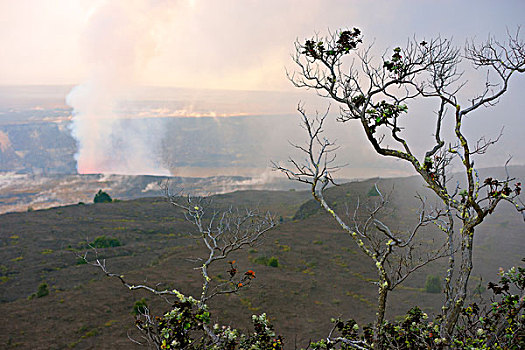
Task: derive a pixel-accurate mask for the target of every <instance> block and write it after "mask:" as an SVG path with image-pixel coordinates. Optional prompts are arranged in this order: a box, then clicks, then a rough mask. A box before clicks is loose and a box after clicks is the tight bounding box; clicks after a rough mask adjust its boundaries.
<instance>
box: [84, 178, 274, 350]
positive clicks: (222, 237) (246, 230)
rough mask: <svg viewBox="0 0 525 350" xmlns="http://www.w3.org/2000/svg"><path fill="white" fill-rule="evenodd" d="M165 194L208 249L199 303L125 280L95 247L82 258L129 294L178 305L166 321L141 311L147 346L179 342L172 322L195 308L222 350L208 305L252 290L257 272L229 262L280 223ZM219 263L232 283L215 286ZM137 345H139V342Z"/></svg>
mask: <svg viewBox="0 0 525 350" xmlns="http://www.w3.org/2000/svg"><path fill="white" fill-rule="evenodd" d="M165 193H166V197H167V198H168V200H169V202H170V203H171V204H172V205H174V206H175V207H177V208H180V209H182V211H183V213H184V216H185V217H186V220H187V221H189V222H190V223H192V224H193V225H194V227H195V228H196V232H195V233H194V234H192V236H193V238H195V239H197V240H199V241H201V242H202V243H203V244H204V246H205V247H206V248H207V251H208V255H207V256H206V257H204V258H199V259H196V261H198V262H199V264H200V266H199V267H196V269H198V270H200V274H201V276H202V292H201V294H200V296H198V297H196V298H194V297H192V296H187V295H185V294H183V293H182V292H181V291H180V290H178V289H159V288H158V285H155V286H151V285H147V284H140V283H139V284H136V283H132V282H130V281H129V280H128V279H127V278H126V277H125V276H124V275H122V274H119V273H114V272H111V271H110V270H109V269H108V268H107V266H106V260H105V259H101V258H99V256H98V253H97V250H96V249H95V248H94V247H91V248H92V249H91V251H88V252H86V253H85V254H84V255H82V256H81V258H82V259H84V260H85V261H86V262H87V263H88V264H90V265H93V266H95V267H97V268H99V269H101V270H102V272H103V273H104V274H105V275H106V276H108V277H112V278H116V279H118V280H120V282H121V283H122V284H123V285H124V286H125V287H127V288H128V289H129V290H145V291H148V292H150V293H152V294H154V295H157V296H159V297H161V298H163V299H164V300H165V301H166V302H167V303H168V304H169V305H170V306H173V305H175V307H174V308H173V309H172V310H171V311H170V312H169V313H167V314H166V315H164V318H159V317H153V316H152V315H151V314H150V310H149V309H148V308H147V307H143V308H141V310H140V311H141V314H140V316H139V318H138V319H137V322H136V326H137V328H138V329H139V330H140V331H141V333H142V336H143V338H144V340H146V341H147V343H148V344H150V345H151V346H154V347H155V348H157V349H164V348H170V347H166V344H164V347H163V342H166V339H175V341H179V340H177V334H171V333H173V330H172V328H173V327H171V328H170V327H168V326H167V324H168V322H167V321H170V320H171V319H170V317H171V318H173V317H180V315H181V314H183V313H184V312H185V311H184V312H183V311H182V310H192V309H193V308H195V309H196V311H195V314H196V315H197V319H198V320H199V321H200V322H198V325H197V328H198V329H201V330H202V331H204V334H203V336H202V339H204V338H208V339H209V340H210V343H209V344H208V345H209V346H212V345H213V346H218V348H221V342H223V341H224V339H221V338H220V337H219V336H218V335H217V332H214V330H213V329H211V328H210V327H209V325H208V324H207V322H205V321H204V320H205V319H206V318H207V317H208V316H209V313H208V311H207V310H208V307H207V305H206V303H207V302H208V301H209V300H210V299H211V298H213V297H215V296H217V295H220V294H232V293H237V292H239V291H240V290H241V289H242V288H245V287H247V286H248V285H250V283H251V282H252V280H253V279H254V278H255V272H254V271H252V270H248V271H246V272H239V271H238V267H237V265H236V262H235V261H234V260H233V261H226V260H227V259H228V256H230V255H231V253H233V252H235V251H238V250H240V249H242V248H244V247H246V246H253V245H255V244H256V243H257V242H258V241H259V240H260V239H261V238H262V236H263V235H264V234H265V233H266V232H268V230H270V229H271V228H273V227H274V226H275V220H274V218H273V216H272V215H271V214H270V213H269V212H265V213H259V212H258V211H257V210H254V209H234V208H232V207H227V208H223V209H213V206H212V205H213V204H212V201H211V199H210V198H209V197H194V196H191V195H186V196H183V195H180V193H179V194H177V195H172V194H171V193H170V192H169V188H168V186H167V185H166V186H165ZM90 252H91V254H90ZM93 254H94V256H93ZM220 261H224V262H226V263H227V264H228V265H227V266H229V270H228V274H229V278H228V279H227V280H221V279H218V281H217V279H215V280H214V279H213V278H212V277H213V276H212V275H211V274H210V267H211V266H212V265H214V264H217V263H218V262H220ZM184 307H185V308H186V309H184ZM192 331H195V329H194V328H193V327H189V326H188V328H187V329H185V328H184V327H183V328H182V332H187V333H190V332H192ZM170 332H171V333H170ZM179 338H181V339H185V335H184V334H183V335H182V336H179ZM130 339H131V338H130ZM132 340H133V339H132ZM133 341H134V342H137V341H136V340H133ZM170 341H171V340H170ZM189 345H190V344H189V343H188V344H184V343H183V342H182V341H179V343H177V344H176V345H175V348H184V347H185V346H189ZM208 345H207V346H208ZM171 348H173V347H171Z"/></svg>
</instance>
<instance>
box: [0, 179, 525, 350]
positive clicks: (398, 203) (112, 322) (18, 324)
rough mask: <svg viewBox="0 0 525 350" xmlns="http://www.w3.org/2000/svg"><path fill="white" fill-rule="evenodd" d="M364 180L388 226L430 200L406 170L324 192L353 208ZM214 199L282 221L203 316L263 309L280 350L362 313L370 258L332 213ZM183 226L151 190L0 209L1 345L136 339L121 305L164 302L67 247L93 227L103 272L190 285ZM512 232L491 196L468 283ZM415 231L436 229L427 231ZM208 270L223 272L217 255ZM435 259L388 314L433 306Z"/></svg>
mask: <svg viewBox="0 0 525 350" xmlns="http://www.w3.org/2000/svg"><path fill="white" fill-rule="evenodd" d="M374 183H377V184H378V185H379V187H380V188H381V189H384V191H385V192H392V198H393V199H394V200H393V201H392V204H393V205H395V207H394V208H393V211H392V215H391V217H390V218H389V224H391V225H392V226H393V227H395V228H397V229H403V228H406V227H410V225H411V224H412V223H413V220H414V217H413V216H414V212H415V211H416V210H417V207H418V202H417V200H416V199H415V198H414V193H415V192H416V191H418V192H419V193H421V194H422V195H428V196H429V197H428V198H429V203H430V202H431V201H432V197H431V196H430V194H428V193H427V192H426V190H425V189H424V188H422V187H421V184H420V182H419V181H417V179H416V178H401V179H386V180H385V179H371V180H366V181H360V182H353V183H348V184H344V185H341V186H339V187H336V188H332V189H329V191H328V195H327V197H328V199H329V200H330V201H331V202H332V203H334V202H335V204H336V206H337V208H338V209H341V210H344V209H345V208H346V206H348V208H349V209H350V210H353V208H354V207H355V205H356V201H357V198H361V200H364V199H366V198H368V196H367V194H368V191H369V190H370V188H372V186H373V185H374ZM372 199H373V198H372ZM214 200H215V203H216V204H217V205H219V206H224V205H235V206H240V207H243V206H248V207H254V206H259V207H260V209H261V210H271V211H272V212H274V213H275V215H276V217H277V218H280V217H282V221H283V222H282V224H281V225H279V226H278V227H277V228H276V229H274V230H272V231H270V232H269V233H268V234H267V236H266V238H265V239H264V240H263V241H262V242H261V245H259V246H257V247H254V248H252V249H250V250H246V251H243V252H240V253H237V254H235V255H234V256H232V259H236V260H237V262H238V265H239V269H241V270H248V269H253V270H254V271H255V272H256V275H257V279H256V280H255V281H254V282H255V283H254V284H253V285H252V286H250V288H248V289H246V290H243V291H241V292H240V293H239V294H238V295H230V296H225V297H217V298H216V299H214V300H212V302H211V303H210V308H211V310H212V315H213V317H214V318H213V321H214V322H215V321H219V322H224V323H226V324H231V325H232V326H236V327H241V328H245V327H248V325H249V323H250V315H251V314H253V313H262V312H266V313H267V314H268V315H269V316H270V318H271V319H272V320H273V321H274V324H275V326H276V329H277V330H278V331H279V332H281V334H283V335H284V337H285V341H286V342H287V344H288V347H287V348H289V349H291V348H293V344H294V343H295V342H297V344H298V346H303V347H304V346H306V343H307V342H308V340H310V339H316V338H320V337H323V336H326V334H327V332H328V331H329V328H330V322H329V319H330V317H337V316H342V317H345V318H355V319H356V320H358V321H360V322H368V321H371V320H372V318H373V315H374V304H375V295H376V287H375V286H374V285H373V284H372V283H371V282H373V280H374V278H375V274H374V269H373V266H372V265H371V264H370V263H369V261H368V260H367V258H366V257H364V256H363V255H362V254H361V253H360V252H359V251H358V249H357V247H355V246H354V245H353V243H352V241H351V239H350V238H349V237H347V236H345V235H344V234H343V233H342V232H341V231H340V230H339V228H338V227H337V225H335V223H334V222H333V220H332V219H331V218H330V217H329V216H327V215H326V214H324V213H323V212H320V211H318V210H317V209H316V208H315V205H313V203H312V202H311V201H310V197H309V194H308V192H299V191H297V192H295V191H294V192H292V191H285V192H278V191H275V192H270V191H242V192H235V193H230V194H224V195H218V196H215V199H214ZM294 218H295V219H294ZM190 232H193V228H192V227H191V225H189V224H188V223H187V222H186V221H185V220H184V217H183V215H182V213H181V212H180V211H178V210H176V208H174V207H172V206H170V205H169V204H168V203H167V202H166V200H165V199H162V198H142V199H137V200H131V201H124V202H119V203H103V204H96V205H74V206H67V207H60V208H53V209H48V210H41V211H34V212H27V213H11V214H4V215H2V216H0V261H1V265H2V266H1V274H2V284H0V301H1V303H0V312H1V313H2V314H3V315H7V316H6V317H7V319H6V320H4V321H5V322H2V323H1V324H0V344H1V346H7V345H10V346H18V347H19V348H31V349H66V348H75V349H88V348H97V349H114V348H116V347H118V346H124V347H125V348H133V347H134V346H135V345H133V344H132V343H131V342H130V340H129V339H127V337H128V335H129V336H131V337H134V338H137V339H138V334H137V333H136V332H135V330H134V326H133V316H132V315H131V314H130V311H131V309H132V307H133V304H134V302H135V301H136V300H139V299H141V298H142V297H146V298H147V300H148V303H149V304H150V306H151V308H152V311H153V313H156V314H160V313H163V312H165V311H166V310H167V309H168V308H169V305H168V304H166V303H165V302H163V301H162V300H158V299H157V298H154V297H153V296H151V295H148V294H146V293H143V292H129V291H127V290H125V288H123V287H122V285H121V284H120V283H119V282H118V281H115V280H111V279H108V278H105V277H103V276H102V274H101V273H100V272H99V271H98V270H96V269H95V268H93V267H91V266H88V265H85V264H79V262H78V259H77V257H76V256H75V253H78V252H82V251H83V248H82V247H83V246H82V242H85V241H93V239H94V238H95V237H97V236H102V235H105V236H107V237H113V238H116V239H118V240H119V241H120V243H121V244H122V245H121V246H118V247H113V248H105V249H101V250H100V253H101V256H102V257H105V258H107V265H108V267H109V269H110V270H111V271H114V272H118V273H123V274H126V276H128V278H129V279H130V280H132V281H136V282H144V281H147V282H148V283H150V284H156V283H162V284H163V285H167V286H170V287H177V288H179V289H180V290H182V291H183V292H184V293H190V294H191V293H194V294H196V293H198V291H199V290H200V276H199V273H198V271H196V270H194V269H193V268H194V267H196V266H197V265H198V262H195V258H197V257H202V256H204V254H205V250H204V249H203V247H202V245H200V244H198V243H199V242H198V241H196V240H193V239H191V238H190V236H189V233H190ZM523 233H524V226H523V219H522V217H521V215H519V214H516V213H515V211H514V210H512V208H511V207H509V206H502V207H501V208H500V210H498V211H497V212H496V213H495V214H494V215H493V216H492V217H491V218H489V219H488V220H487V222H486V223H485V224H484V225H483V227H482V228H480V230H479V231H478V232H477V238H476V246H477V247H476V254H475V262H476V268H475V270H474V271H473V278H472V280H473V287H474V285H475V283H476V282H478V281H479V276H483V281H484V283H486V282H488V280H489V279H494V276H495V274H496V273H497V270H498V268H499V267H500V266H502V267H508V266H510V265H513V264H517V263H518V262H519V260H520V259H521V258H522V257H523V256H522V255H523V252H524V251H525V235H524V234H523ZM422 239H424V240H427V239H434V240H435V241H438V240H439V239H442V237H441V236H439V234H438V233H437V232H436V231H435V230H433V229H428V230H427V231H425V232H424V234H423V236H422ZM271 256H275V257H276V258H278V260H279V267H277V268H275V267H269V266H265V265H260V264H258V263H257V261H260V260H261V258H263V257H266V258H268V257H271ZM258 258H259V259H258ZM215 268H216V270H215V272H216V273H217V274H223V276H224V275H225V274H226V271H227V269H228V268H229V265H228V264H227V263H222V264H217V265H216V267H215ZM441 268H442V263H441V262H438V263H436V264H433V265H432V266H428V267H427V268H425V269H423V270H421V271H420V272H419V273H418V274H416V275H414V276H413V277H412V278H411V279H409V280H408V281H407V282H406V284H405V285H404V287H403V288H400V289H399V290H398V291H396V292H395V293H393V294H392V297H391V299H390V302H389V305H390V314H389V317H395V315H399V314H402V313H404V312H405V311H406V310H407V309H408V308H409V307H410V306H412V305H413V304H414V303H416V304H418V305H419V306H420V307H422V308H423V309H424V310H426V311H427V312H434V311H436V310H437V309H438V308H439V306H440V303H441V300H440V299H441V296H440V295H439V294H428V293H425V292H423V290H422V287H423V286H424V281H425V278H426V276H427V274H429V273H438V272H440V269H441ZM42 282H46V283H48V285H49V286H50V288H49V289H50V294H49V295H48V296H45V297H42V298H34V299H32V300H28V299H27V297H28V296H29V295H30V294H31V293H34V292H36V290H37V287H38V285H39V284H40V283H42Z"/></svg>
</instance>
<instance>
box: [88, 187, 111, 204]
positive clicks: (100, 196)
mask: <svg viewBox="0 0 525 350" xmlns="http://www.w3.org/2000/svg"><path fill="white" fill-rule="evenodd" d="M93 202H95V203H110V202H113V199H111V197H110V195H109V194H107V193H106V192H104V191H102V190H98V192H97V194H95V198H94V199H93Z"/></svg>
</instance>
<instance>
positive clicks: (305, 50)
mask: <svg viewBox="0 0 525 350" xmlns="http://www.w3.org/2000/svg"><path fill="white" fill-rule="evenodd" d="M336 37H337V40H335V39H334V41H332V42H328V43H326V44H325V43H324V42H323V41H317V40H314V39H309V40H306V41H305V43H304V45H302V47H301V53H302V54H304V55H306V56H307V57H311V58H313V59H314V60H326V59H328V58H329V57H331V56H333V57H339V56H342V55H346V54H348V53H350V51H352V50H355V49H356V48H357V45H358V44H360V43H361V42H362V39H361V31H360V30H359V29H358V28H353V29H352V30H344V31H341V32H339V33H338V34H337V35H336Z"/></svg>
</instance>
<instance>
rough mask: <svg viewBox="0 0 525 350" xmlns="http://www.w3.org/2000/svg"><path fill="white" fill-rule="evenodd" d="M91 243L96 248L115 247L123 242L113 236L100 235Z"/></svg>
mask: <svg viewBox="0 0 525 350" xmlns="http://www.w3.org/2000/svg"><path fill="white" fill-rule="evenodd" d="M91 245H92V246H93V247H94V248H113V247H119V246H121V245H122V244H121V243H120V241H119V240H118V239H116V238H113V237H106V236H104V235H103V236H98V237H97V238H95V240H94V241H93V242H92V243H91Z"/></svg>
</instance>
